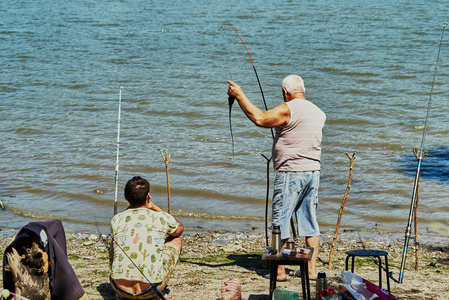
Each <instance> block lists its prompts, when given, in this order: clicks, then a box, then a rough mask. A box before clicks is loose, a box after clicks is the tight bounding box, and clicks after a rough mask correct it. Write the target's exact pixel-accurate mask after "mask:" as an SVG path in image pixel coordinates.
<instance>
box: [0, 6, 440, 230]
mask: <svg viewBox="0 0 449 300" xmlns="http://www.w3.org/2000/svg"><path fill="white" fill-rule="evenodd" d="M448 10H449V7H448V6H447V3H446V2H445V1H441V0H439V1H418V0H409V1H385V0H380V1H374V2H373V1H368V0H362V1H357V3H355V2H353V1H347V0H343V1H325V0H316V1H285V0H282V1H280V0H273V1H260V0H255V1H241V0H231V1H217V0H205V1H198V0H195V1H193V0H184V1H152V0H144V1H143V0H142V1H140V0H129V1H126V0H109V1H93V0H83V1H61V0H47V1H40V0H38V1H24V0H17V1H10V3H9V4H8V5H2V7H1V8H0V65H1V73H0V133H1V143H0V200H1V201H2V203H3V205H4V206H5V210H2V211H0V228H2V229H3V232H5V231H8V230H10V229H12V230H16V229H17V228H20V227H21V226H23V225H25V224H26V223H28V222H30V221H33V220H39V219H46V218H59V219H62V220H63V222H64V226H65V228H66V230H68V231H72V232H101V233H107V232H109V225H108V224H109V221H110V219H111V217H112V215H113V207H114V193H115V183H114V176H115V165H116V151H117V147H116V146H117V130H118V109H119V92H120V86H121V84H123V85H124V88H123V89H122V90H121V91H122V93H121V100H122V102H121V123H120V147H119V149H120V159H119V198H118V204H119V205H118V210H119V211H122V210H124V209H125V208H126V202H125V200H124V199H123V192H122V191H123V186H124V184H125V183H126V181H127V180H128V179H130V178H131V177H132V176H134V175H141V176H143V177H145V178H147V179H148V180H149V181H150V182H151V193H152V196H153V200H154V201H155V202H156V203H157V204H159V205H160V206H161V207H163V208H167V206H168V197H167V181H166V169H165V163H164V160H163V158H162V156H161V152H160V151H159V149H163V152H162V153H163V154H164V155H165V153H167V154H170V162H169V164H168V166H169V179H170V202H171V213H172V214H173V215H175V217H177V218H179V220H180V221H181V222H182V223H183V224H184V225H185V227H186V230H187V232H189V231H191V232H194V231H196V230H228V231H234V230H235V231H236V230H255V231H263V230H264V220H265V207H266V193H267V189H266V178H267V173H266V170H267V162H266V160H265V158H264V157H263V156H262V155H261V153H262V154H264V155H266V156H268V157H269V156H270V149H271V142H272V137H271V133H270V131H269V130H267V129H262V128H257V127H255V126H254V125H253V124H252V123H251V122H250V121H249V120H247V119H246V118H245V117H244V115H243V113H242V112H241V111H240V109H239V108H238V106H234V107H233V110H232V129H233V133H234V143H235V144H234V147H235V149H234V154H233V152H232V140H231V135H230V131H229V119H228V105H227V95H226V90H227V83H226V82H227V80H229V79H232V80H234V81H235V82H237V83H238V84H240V85H241V86H242V87H243V89H244V91H245V93H246V94H247V96H248V97H249V98H250V99H251V100H252V101H253V102H254V103H255V104H256V105H258V106H259V107H260V108H263V100H262V96H261V93H260V90H259V86H258V83H257V79H256V76H255V74H254V70H253V67H252V65H251V61H250V60H249V57H248V55H247V53H246V50H245V48H244V46H243V44H242V43H241V42H240V39H239V38H238V37H237V35H236V34H235V33H234V32H233V31H232V30H231V29H229V28H226V27H225V28H222V26H223V25H228V26H232V27H233V28H235V29H236V30H237V31H238V32H239V34H240V35H241V37H242V38H243V40H244V41H245V43H246V45H247V47H248V50H249V51H250V53H251V56H252V59H253V61H254V64H255V66H256V68H257V72H258V75H259V78H260V82H261V85H262V88H263V91H264V95H265V98H266V102H267V105H268V107H269V108H272V107H274V106H276V105H278V104H280V103H281V101H282V95H281V89H280V84H281V81H282V79H283V78H284V77H285V76H287V75H289V74H299V75H301V76H302V77H303V79H304V81H305V85H306V88H307V92H306V98H308V99H309V100H310V101H313V102H314V103H315V104H317V105H318V106H319V107H320V108H321V109H322V110H323V111H324V112H325V113H326V114H327V123H326V126H325V129H324V140H323V154H322V177H321V186H320V205H319V209H318V210H319V212H318V217H319V220H320V225H321V227H322V229H323V230H326V229H330V228H333V227H334V226H335V224H336V222H337V218H338V211H339V208H340V205H341V202H342V199H343V195H344V193H345V190H346V186H347V183H348V174H349V165H350V164H349V162H350V160H349V159H348V157H347V156H346V154H345V152H348V154H349V155H351V156H352V154H353V153H354V152H356V154H355V157H356V158H355V160H354V168H353V175H352V184H351V188H350V191H349V195H348V198H347V200H346V204H345V209H344V214H343V216H342V227H346V228H361V229H371V228H378V229H381V230H388V231H393V232H403V231H404V230H405V226H406V224H407V219H408V216H409V209H410V202H411V195H412V191H413V181H414V175H415V171H416V167H417V160H416V158H415V156H414V154H413V153H412V148H414V147H420V145H421V141H422V133H423V128H424V124H425V116H426V110H427V104H428V102H429V99H430V91H431V86H432V81H433V74H434V70H435V62H436V59H437V54H438V48H439V44H440V39H441V37H442V34H443V22H445V21H447V16H448V15H449V14H448ZM441 46H442V47H441V54H440V57H439V64H438V69H437V73H436V74H437V75H436V78H435V85H434V91H433V93H432V102H431V109H430V114H429V121H428V122H429V123H428V131H427V134H426V139H425V144H424V145H425V150H427V151H428V154H427V156H426V157H425V158H424V160H423V166H422V169H423V175H422V178H421V182H420V199H419V208H418V218H419V219H418V227H419V231H420V232H421V233H425V234H435V235H447V234H448V233H449V230H448V225H449V221H448V219H449V218H448V216H449V207H448V206H447V205H446V202H447V198H448V188H449V143H448V134H449V122H448V114H449V109H448V93H449V85H448V80H447V78H448V76H447V75H449V49H448V46H449V41H448V40H447V38H446V37H444V38H443V41H442V45H441ZM269 178H270V184H269V187H270V190H269V195H270V201H271V193H272V180H273V178H274V173H273V171H272V169H271V168H270V173H269ZM270 206H271V202H270V205H269V207H270ZM268 215H269V216H270V215H271V211H270V210H269V211H268Z"/></svg>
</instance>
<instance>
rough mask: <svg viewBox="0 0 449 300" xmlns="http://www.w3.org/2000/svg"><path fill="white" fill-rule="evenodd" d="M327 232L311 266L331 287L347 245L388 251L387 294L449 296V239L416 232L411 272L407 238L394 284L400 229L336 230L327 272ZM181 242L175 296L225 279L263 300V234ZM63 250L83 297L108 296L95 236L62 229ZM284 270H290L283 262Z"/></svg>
mask: <svg viewBox="0 0 449 300" xmlns="http://www.w3.org/2000/svg"><path fill="white" fill-rule="evenodd" d="M333 236H334V232H325V233H322V236H321V247H320V252H319V254H318V260H319V261H318V263H317V269H318V271H324V272H326V275H327V278H328V283H329V285H331V286H332V287H334V288H335V289H337V288H338V287H339V285H340V284H341V272H342V270H344V264H345V258H346V255H345V252H346V251H348V250H351V249H375V250H384V251H387V252H388V261H389V267H390V268H389V271H390V285H391V294H392V295H394V296H396V297H397V298H399V299H441V300H443V299H449V238H447V237H435V236H419V241H420V243H419V251H418V257H419V260H418V270H415V265H416V257H415V246H414V243H413V241H411V243H410V247H409V251H408V254H407V263H406V269H405V272H404V278H403V283H398V277H399V269H400V264H401V256H402V247H403V240H404V236H403V234H391V233H384V232H378V231H375V230H373V231H359V230H341V231H340V234H339V236H338V240H337V244H336V247H335V250H334V255H333V259H332V269H331V270H329V252H330V249H331V246H332V240H333ZM104 237H105V236H103V238H104ZM10 240H11V236H10V235H2V236H1V247H0V253H1V254H2V256H3V250H4V249H5V247H6V246H7V245H8V244H9V242H10ZM183 242H184V245H183V250H182V254H181V258H180V262H179V263H178V266H177V268H176V270H175V273H174V275H173V276H172V278H171V280H170V283H169V286H168V288H167V290H166V291H167V292H169V295H172V296H173V297H174V299H177V300H180V299H198V300H201V299H220V298H221V283H222V281H223V280H225V279H229V278H237V279H240V280H241V283H242V299H251V300H256V299H267V300H268V299H270V298H269V295H268V293H269V291H268V289H269V280H268V279H266V278H264V275H265V274H266V273H267V272H268V266H267V264H266V262H264V261H262V260H261V254H262V252H263V250H264V249H265V245H266V241H265V235H264V234H263V233H260V232H240V233H227V232H213V233H195V234H185V235H183ZM296 245H297V246H303V240H302V239H301V238H298V239H297V240H296ZM67 248H68V257H69V261H70V263H71V265H72V267H73V268H74V270H75V272H76V273H77V275H78V278H79V280H80V282H81V284H82V286H83V287H84V289H85V291H86V293H87V296H88V298H89V299H115V296H114V293H113V291H112V288H111V286H110V284H109V278H108V276H109V266H108V250H107V247H106V245H105V243H104V241H103V239H102V238H101V236H99V235H94V234H92V235H88V234H70V233H67ZM356 262H357V265H356V268H355V273H356V274H357V275H360V276H361V277H363V278H365V279H367V280H370V281H372V282H373V283H378V267H377V264H376V261H374V260H372V259H370V258H366V259H363V258H358V259H357V260H356ZM293 267H294V266H293ZM288 270H292V269H291V268H290V269H289V268H288V267H287V271H288ZM384 273H385V272H384ZM383 278H384V279H383V287H384V288H386V278H385V276H384V277H383ZM1 284H2V285H3V282H1ZM300 284H301V280H300V278H298V277H293V276H289V277H288V281H286V282H279V283H278V284H277V287H279V288H282V289H288V290H294V291H298V292H300V291H301V286H300ZM311 292H312V295H314V292H315V282H314V281H311ZM301 298H302V297H301V293H300V299H301Z"/></svg>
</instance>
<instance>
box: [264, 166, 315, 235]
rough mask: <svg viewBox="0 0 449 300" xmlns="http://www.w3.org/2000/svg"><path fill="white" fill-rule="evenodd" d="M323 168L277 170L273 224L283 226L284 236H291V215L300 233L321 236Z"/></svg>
mask: <svg viewBox="0 0 449 300" xmlns="http://www.w3.org/2000/svg"><path fill="white" fill-rule="evenodd" d="M319 185H320V171H319V170H318V171H310V172H277V173H276V178H275V180H274V192H273V210H272V214H273V215H272V225H279V226H280V227H281V239H287V238H290V237H291V234H290V232H291V222H290V220H291V218H292V216H293V215H294V216H295V217H296V222H297V225H298V229H297V232H298V236H307V237H308V236H319V235H320V228H319V226H318V222H317V220H316V209H317V206H318V188H319Z"/></svg>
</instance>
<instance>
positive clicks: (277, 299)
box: [271, 288, 299, 300]
mask: <svg viewBox="0 0 449 300" xmlns="http://www.w3.org/2000/svg"><path fill="white" fill-rule="evenodd" d="M271 299H272V300H297V299H299V294H298V292H294V291H289V290H283V289H279V288H275V289H274V291H273V296H272V298H271Z"/></svg>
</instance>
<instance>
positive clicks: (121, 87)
mask: <svg viewBox="0 0 449 300" xmlns="http://www.w3.org/2000/svg"><path fill="white" fill-rule="evenodd" d="M122 89H123V84H122V85H121V86H120V92H119V97H118V122H117V123H118V125H117V159H116V163H115V198H114V216H115V215H116V214H117V193H118V169H119V151H120V114H121V112H122Z"/></svg>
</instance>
